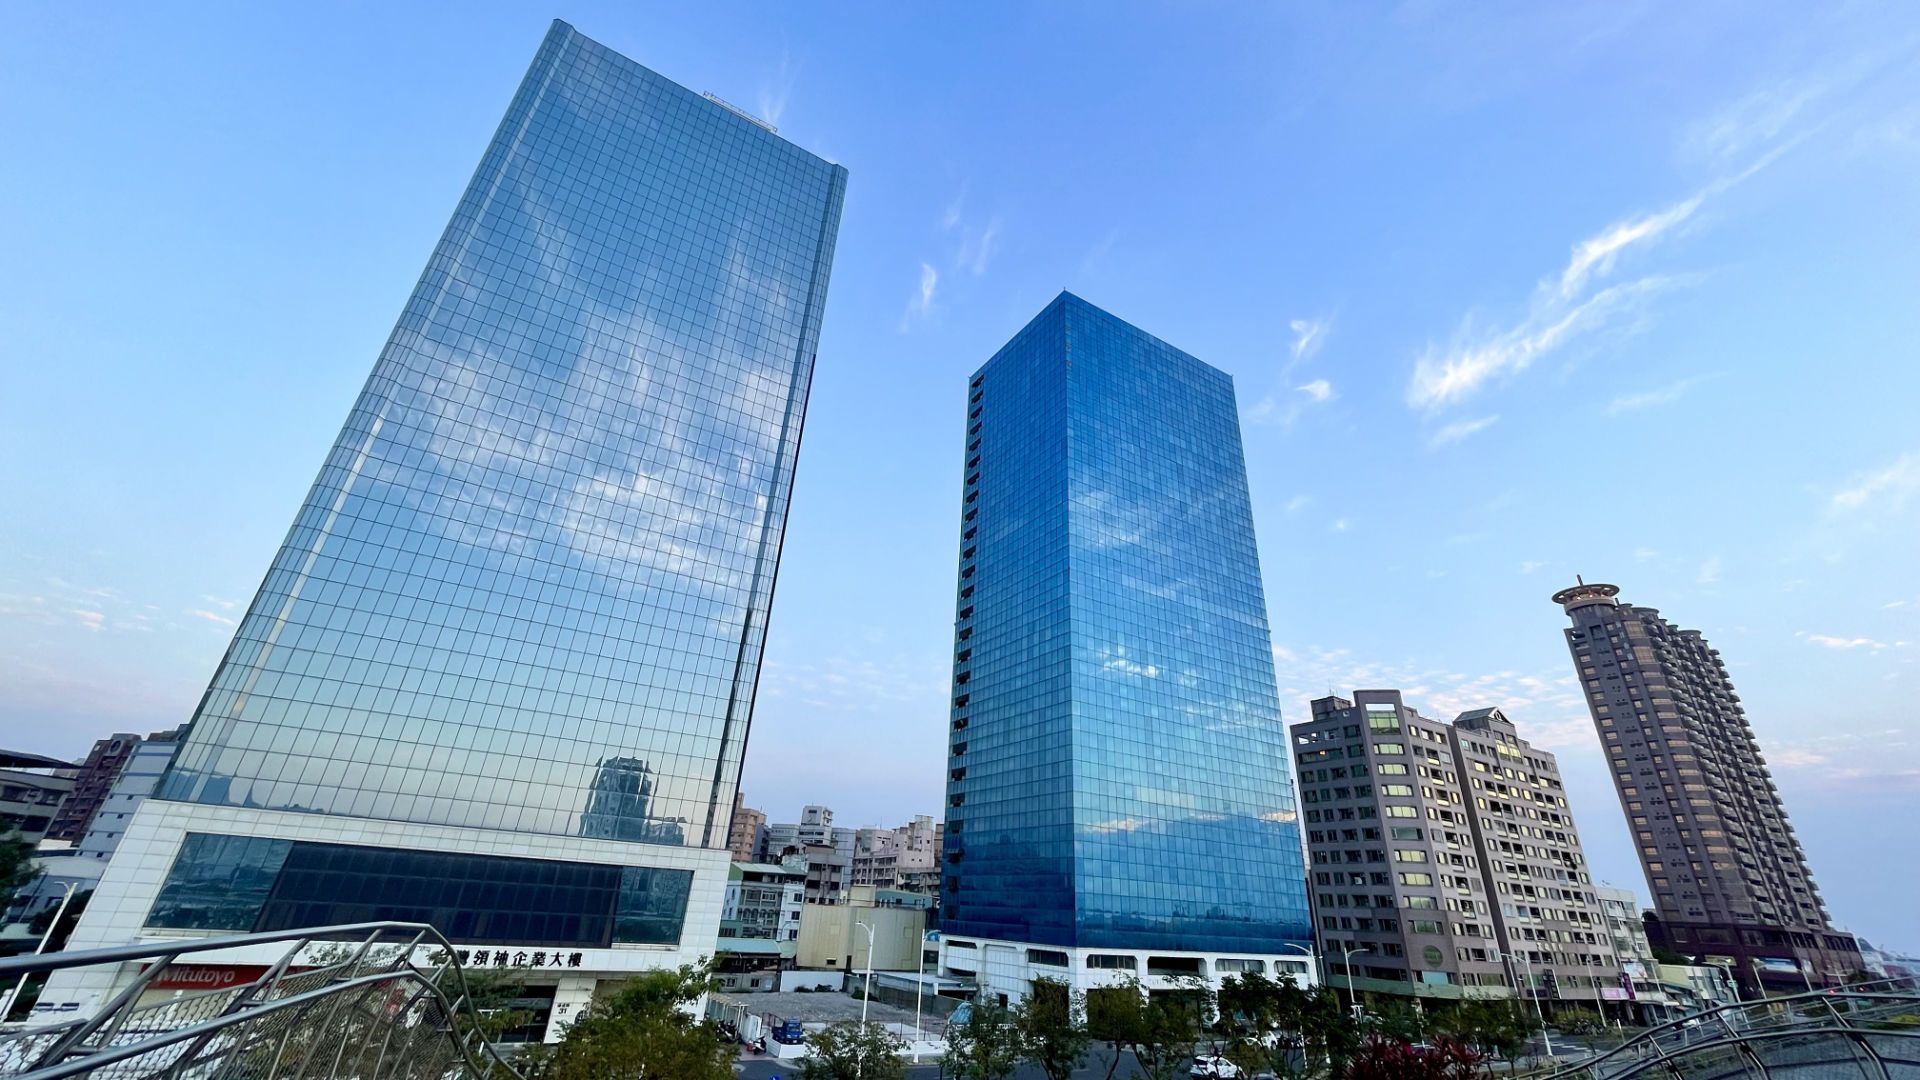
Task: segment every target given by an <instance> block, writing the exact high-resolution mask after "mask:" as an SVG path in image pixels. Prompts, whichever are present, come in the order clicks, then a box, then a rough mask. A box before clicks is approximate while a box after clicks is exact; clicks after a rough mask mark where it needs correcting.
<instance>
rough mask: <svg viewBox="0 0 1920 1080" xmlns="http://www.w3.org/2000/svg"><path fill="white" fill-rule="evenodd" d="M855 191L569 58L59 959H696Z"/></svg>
mask: <svg viewBox="0 0 1920 1080" xmlns="http://www.w3.org/2000/svg"><path fill="white" fill-rule="evenodd" d="M396 104H400V103H396ZM845 180H846V171H845V170H844V169H842V168H840V167H839V166H837V165H833V164H830V163H828V162H826V161H823V160H821V159H820V158H818V157H815V156H814V155H812V154H809V153H807V152H805V151H803V150H801V149H800V148H798V147H796V146H794V145H793V144H791V143H789V142H786V141H784V140H782V139H781V138H779V137H778V136H777V135H776V134H775V133H774V132H773V131H772V129H770V128H768V127H767V126H765V125H764V124H761V123H759V122H757V121H755V120H753V119H751V118H748V117H746V116H744V115H743V114H741V113H740V112H739V111H738V110H735V109H733V108H731V107H729V106H726V105H724V104H721V103H719V102H718V101H717V100H714V99H711V98H710V97H703V96H701V95H699V94H695V93H692V92H690V91H688V90H687V89H685V88H683V87H681V86H678V85H676V84H674V83H672V82H670V81H668V80H667V79H665V78H663V77H662V76H660V75H658V74H656V73H655V72H653V71H650V70H648V69H647V68H645V67H643V66H641V65H639V64H637V63H635V62H633V61H632V60H629V59H627V58H626V57H624V56H621V55H619V54H617V53H615V52H613V51H612V50H610V49H608V48H606V47H605V46H603V45H600V44H598V43H596V42H594V41H592V40H590V39H588V38H587V37H585V36H583V35H581V34H580V33H578V32H577V31H575V30H574V29H573V28H572V27H571V26H568V25H567V24H565V23H562V22H555V23H554V24H553V26H552V29H551V31H550V32H549V33H548V35H547V37H546V39H545V41H544V42H543V43H542V45H541V46H540V49H539V52H538V54H537V55H536V56H535V58H534V60H533V63H532V65H531V67H530V69H529V70H528V72H527V75H526V77H525V80H524V81H523V82H522V83H521V85H520V89H519V91H518V92H517V93H516V94H515V96H514V97H513V99H512V102H511V103H510V104H509V106H508V108H507V111H506V115H505V117H504V119H503V120H502V122H501V124H500V126H499V128H498V130H497V131H496V133H495V135H494V138H493V141H492V143H491V144H490V145H489V146H488V148H487V149H486V151H485V153H484V155H483V156H482V158H481V161H480V165H479V168H478V169H477V170H476V171H475V173H474V174H473V177H472V180H471V181H470V183H469V185H468V187H467V190H466V194H465V195H464V196H463V197H462V199H461V200H460V203H459V205H458V207H457V208H456V209H455V211H454V214H453V217H452V220H451V222H450V223H449V225H448V226H447V229H446V231H445V233H444V234H443V236H442V238H441V241H440V243H439V244H438V245H437V246H436V247H435V249H434V251H433V254H432V256H431V258H430V260H429V261H428V264H427V267H426V270H425V272H424V273H423V274H422V275H421V278H420V280H419V283H418V285H417V286H416V287H415V289H414V292H413V295H412V297H411V299H409V300H408V302H407V303H406V305H405V307H404V308H403V310H402V312H401V315H400V319H399V322H398V324H397V325H396V327H395V328H394V331H393V334H392V336H391V338H390V339H389V340H388V343H387V346H386V348H385V349H384V350H383V351H382V352H381V354H380V357H379V359H378V361H377V363H376V364H375V366H374V369H373V372H372V375H371V376H370V377H369V379H368V381H367V383H366V386H365V388H364V389H363V390H362V392H361V394H360V396H359V399H358V400H357V401H356V403H355V404H354V406H353V409H352V411H351V413H350V414H349V416H348V418H347V421H346V424H345V426H344V427H343V429H342V431H341V433H340V436H339V439H338V441H337V442H336V443H335V445H334V447H333V450H332V452H331V453H330V454H329V455H328V456H327V458H326V461H325V463H324V465H323V466H322V468H321V470H320V473H319V476H318V478H317V479H316V481H315V483H314V485H313V488H312V490H311V492H310V494H309V495H308V497H307V499H306V501H305V503H304V504H303V506H302V507H301V509H300V511H299V513H298V515H297V516H296V518H295V520H294V523H293V526H292V528H291V530H290V531H289V532H288V534H287V537H286V540H285V542H284V544H283V546H282V547H281V549H280V552H279V554H278V555H277V556H276V557H275V558H274V560H273V563H272V565H271V567H270V568H269V570H268V572H267V574H266V578H265V581H264V582H263V584H262V586H261V588H260V591H259V593H258V594H257V595H256V596H255V597H254V598H253V600H252V602H251V603H250V604H249V605H248V607H247V611H246V613H245V615H244V616H243V617H242V619H241V621H240V624H239V626H238V628H237V631H236V633H235V637H234V641H233V644H232V646H231V647H230V648H229V649H228V650H227V652H226V655H225V657H224V659H223V660H222V662H221V664H220V666H219V668H218V670H217V671H216V672H215V674H214V676H213V680H212V684H211V686H210V687H209V689H208V691H207V693H206V695H205V696H204V697H203V699H202V702H201V704H200V706H199V709H198V711H197V712H196V714H195V716H194V719H193V726H192V730H191V731H190V732H189V733H188V735H187V737H186V739H185V741H184V742H183V743H182V745H181V747H180V749H179V752H178V754H177V756H176V757H175V759H174V762H173V764H172V766H171V768H169V769H168V771H167V773H166V774H165V776H164V777H162V779H161V781H160V785H159V788H158V790H157V791H156V792H155V794H154V796H153V797H152V798H150V799H148V800H147V801H146V802H145V803H144V804H142V805H141V806H140V808H139V810H138V811H137V812H136V813H135V814H134V817H133V820H132V821H131V822H130V823H129V825H128V828H127V830H126V834H125V835H124V836H123V837H122V838H121V841H120V850H119V852H118V853H117V854H116V856H115V858H114V859H113V860H112V861H111V863H109V865H108V869H107V871H106V874H105V876H104V877H103V878H102V881H101V886H100V891H99V893H98V894H96V896H95V897H94V900H93V903H92V904H91V905H90V906H89V908H88V909H87V912H86V916H85V918H84V919H83V920H82V921H81V924H80V927H79V929H78V931H77V932H76V933H75V935H74V938H73V941H72V946H73V947H75V948H86V947H92V946H101V945H113V944H124V943H126V942H128V941H130V940H134V939H136V938H139V937H141V936H142V935H143V934H146V933H148V932H158V933H167V934H172V933H175V932H178V931H188V932H196V933H222V932H231V931H248V930H261V931H265V930H276V929H282V928H288V927H296V926H308V925H325V924H330V923H351V922H360V921H365V920H369V919H375V918H388V917H393V916H394V915H395V914H400V913H403V914H404V915H405V916H406V917H408V918H415V919H419V920H420V921H423V922H430V923H432V924H433V925H434V926H436V927H437V928H439V929H440V930H441V931H442V932H443V933H445V934H446V935H447V936H448V937H450V938H451V939H453V941H454V942H455V944H456V946H458V948H457V950H456V951H457V953H459V954H461V959H462V960H463V961H464V962H466V963H468V964H470V965H472V966H476V967H480V966H488V967H490V966H495V965H510V966H520V967H524V968H526V969H527V970H526V971H525V973H524V974H525V976H526V978H527V981H528V985H527V995H528V997H527V998H523V1004H524V1002H525V1001H526V1000H528V999H531V998H538V999H540V1000H541V1001H549V1002H551V1003H552V1005H551V1007H550V1008H548V1009H546V1010H544V1011H543V1010H541V1009H538V1008H535V1009H532V1011H533V1012H535V1014H536V1019H535V1021H534V1023H535V1024H536V1025H539V1026H540V1027H541V1028H544V1030H545V1031H546V1032H547V1034H548V1037H553V1036H554V1035H555V1034H556V1033H557V1031H558V1030H559V1025H555V1024H549V1023H547V1022H546V1021H548V1020H549V1019H552V1018H558V1019H560V1020H564V1019H566V1018H567V1017H569V1016H570V1015H572V1013H573V1010H575V1009H577V1008H579V1007H581V1006H583V1005H584V1004H585V1003H586V1002H588V1001H589V1000H591V998H592V996H593V993H594V989H595V987H596V985H599V984H601V983H603V982H609V981H618V980H621V979H625V978H629V977H630V976H631V973H633V972H635V971H639V970H646V969H653V968H659V967H665V966H675V965H678V964H680V963H683V962H691V961H693V960H695V959H697V958H699V957H701V956H704V955H707V954H709V953H710V952H711V951H712V949H713V943H714V941H715V940H716V938H717V936H718V932H719V924H720V915H721V908H722V904H723V900H724V896H725V892H726V887H727V881H728V877H729V872H730V867H731V865H732V859H731V858H730V857H729V851H728V835H727V834H728V830H729V826H730V821H729V817H728V815H729V812H730V809H731V807H732V806H733V800H734V794H735V792H736V790H737V789H738V784H739V774H740V767H741V762H742V759H743V756H744V753H745V747H746V745H747V735H748V726H749V723H750V720H751V716H752V709H753V703H754V695H755V688H756V685H757V679H758V673H759V664H760V660H761V653H762V648H763V643H764V639H765V634H766V629H767V620H768V615H769V610H770V608H771V603H772V597H773V591H774V578H775V573H776V571H777V569H778V566H779V555H780V548H781V541H782V536H783V530H784V527H785V524H786V515H787V510H788V505H789V496H790V493H791V490H792V481H793V475H794V464H795V459H796V455H797V452H798V449H799V441H800V432H801V425H802V420H803V418H804V414H805V407H806V399H807V389H808V385H809V379H810V376H811V374H812V368H813V360H814V351H815V348H816V344H817V341H818V335H819V329H820V320H821V314H822V307H823V305H824V303H825V298H826V288H827V277H828V267H829V264H830V262H831V259H832V253H833V244H834V237H835V233H836V231H837V228H838V222H839V215H840V207H841V201H842V196H843V192H844V189H845ZM349 883H351V884H352V885H354V886H355V887H353V888H348V887H347V886H348V885H349ZM235 962H247V961H245V959H244V958H242V957H236V958H235ZM129 976H130V969H129V970H128V971H123V972H120V973H119V974H118V975H117V976H116V975H115V973H113V972H111V971H109V972H104V973H98V974H95V973H92V972H88V973H80V974H78V975H72V976H63V977H61V978H59V979H56V980H55V981H54V983H53V984H52V985H50V986H49V988H48V991H47V993H46V994H44V995H43V996H42V999H41V1004H42V1006H45V1007H48V1008H51V1009H62V1010H72V1011H78V1012H80V1013H84V1012H85V1011H86V1010H87V1009H89V1008H91V1007H92V1006H93V1005H94V1004H95V1003H97V1002H99V1001H100V1000H102V999H103V998H104V997H105V996H106V995H109V994H111V993H113V992H114V990H115V988H116V986H117V985H118V983H119V982H120V981H122V980H124V979H125V978H127V977H129Z"/></svg>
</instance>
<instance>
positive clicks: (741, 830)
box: [727, 791, 767, 862]
mask: <svg viewBox="0 0 1920 1080" xmlns="http://www.w3.org/2000/svg"><path fill="white" fill-rule="evenodd" d="M766 832H767V815H766V814H764V813H761V812H760V811H758V810H755V809H754V808H753V807H751V806H748V805H746V804H745V803H744V802H742V801H741V794H740V792H737V791H736V792H734V794H733V821H732V822H731V823H730V824H729V825H728V827H727V847H728V849H729V850H731V851H732V852H733V861H734V862H753V861H754V860H755V859H757V858H758V857H759V854H760V841H761V838H762V837H764V836H765V835H766Z"/></svg>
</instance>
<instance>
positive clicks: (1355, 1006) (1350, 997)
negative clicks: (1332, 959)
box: [1340, 948, 1373, 1020]
mask: <svg viewBox="0 0 1920 1080" xmlns="http://www.w3.org/2000/svg"><path fill="white" fill-rule="evenodd" d="M1372 951H1373V950H1372V949H1354V948H1347V949H1341V950H1340V966H1341V967H1342V968H1344V969H1346V973H1347V976H1346V978H1347V1011H1348V1012H1350V1013H1352V1014H1353V1016H1354V1019H1356V1020H1358V1019H1359V1018H1360V996H1359V995H1358V994H1356V993H1354V990H1353V955H1354V954H1355V953H1370V952H1372Z"/></svg>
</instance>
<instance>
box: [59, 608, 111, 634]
mask: <svg viewBox="0 0 1920 1080" xmlns="http://www.w3.org/2000/svg"><path fill="white" fill-rule="evenodd" d="M67 614H69V615H72V616H73V617H74V618H75V619H78V620H79V622H80V625H81V626H84V627H86V628H87V629H89V630H98V629H100V628H101V627H102V626H105V625H106V624H107V616H106V613H105V612H102V611H94V610H92V609H90V608H74V609H73V610H72V611H69V612H68V613H67Z"/></svg>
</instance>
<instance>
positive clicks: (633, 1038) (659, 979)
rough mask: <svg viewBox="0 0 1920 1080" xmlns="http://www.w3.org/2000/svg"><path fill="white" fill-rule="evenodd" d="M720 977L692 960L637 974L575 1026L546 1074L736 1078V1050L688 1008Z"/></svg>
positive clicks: (545, 1079) (600, 1079)
mask: <svg viewBox="0 0 1920 1080" xmlns="http://www.w3.org/2000/svg"><path fill="white" fill-rule="evenodd" d="M712 981H713V979H712V973H711V970H710V969H709V968H707V967H704V966H700V967H696V966H692V965H688V966H683V967H681V968H679V969H678V970H662V971H649V972H646V973H644V974H642V975H640V976H639V977H637V978H635V979H633V980H631V981H630V982H628V983H627V984H626V985H625V986H623V987H621V988H620V990H619V991H618V992H616V993H614V994H613V995H612V996H610V997H609V998H607V999H606V1000H604V1001H596V1002H594V1003H593V1004H592V1005H589V1006H588V1007H587V1008H586V1009H585V1010H584V1011H583V1012H582V1013H581V1014H580V1015H579V1017H578V1018H577V1019H575V1020H574V1021H573V1023H572V1024H570V1025H568V1027H567V1030H566V1033H565V1034H564V1035H562V1036H561V1039H560V1042H559V1044H558V1045H556V1046H555V1047H554V1048H553V1050H552V1051H551V1053H549V1054H548V1055H547V1057H546V1060H545V1062H544V1063H543V1066H542V1068H541V1077H542V1080H732V1077H733V1052H732V1049H731V1048H730V1047H728V1046H726V1045H725V1044H724V1043H722V1042H720V1040H719V1039H717V1038H715V1036H714V1033H713V1031H712V1029H711V1028H709V1027H708V1026H707V1025H706V1024H703V1023H700V1022H699V1021H697V1020H696V1019H694V1017H693V1016H691V1015H690V1014H688V1013H687V1012H686V1011H685V1010H684V1008H683V1006H687V1005H691V1004H692V1003H693V1002H695V1001H697V1000H699V998H700V995H701V994H703V993H705V992H706V991H707V990H708V989H710V987H711V984H712Z"/></svg>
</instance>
